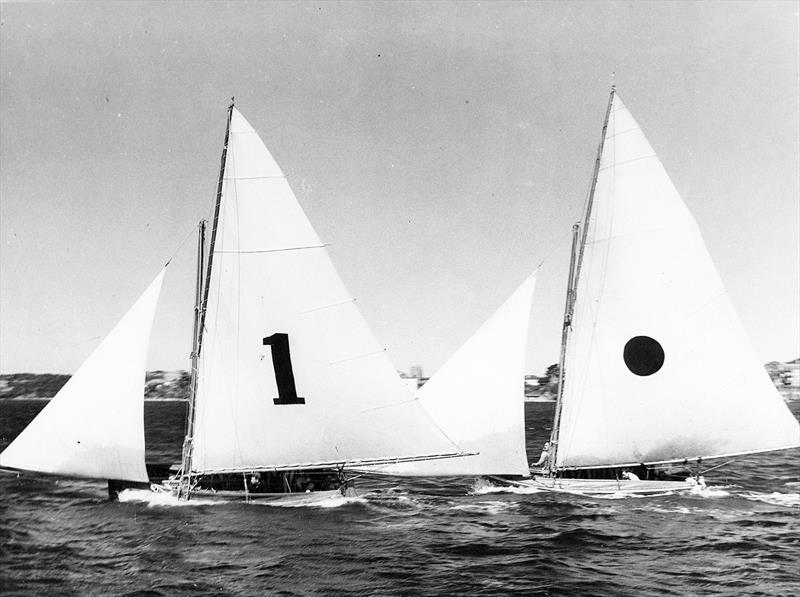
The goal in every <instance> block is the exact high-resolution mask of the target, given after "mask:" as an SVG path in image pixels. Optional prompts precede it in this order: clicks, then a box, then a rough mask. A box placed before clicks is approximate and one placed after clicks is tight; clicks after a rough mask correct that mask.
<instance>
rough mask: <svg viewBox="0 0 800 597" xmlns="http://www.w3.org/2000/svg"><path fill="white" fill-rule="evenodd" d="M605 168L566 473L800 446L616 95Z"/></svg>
mask: <svg viewBox="0 0 800 597" xmlns="http://www.w3.org/2000/svg"><path fill="white" fill-rule="evenodd" d="M599 165H600V167H599V169H598V174H597V183H596V186H595V189H594V194H593V198H592V211H591V213H590V214H589V216H588V220H587V221H586V222H585V224H584V229H585V242H584V243H583V246H582V255H583V259H582V263H581V269H580V276H579V278H578V279H577V282H576V286H575V294H576V299H575V306H574V313H573V316H572V328H571V333H570V335H569V340H568V342H567V348H566V356H565V368H564V369H565V376H564V396H563V406H562V412H561V419H560V427H559V439H558V445H557V452H556V463H555V464H556V466H557V467H558V468H570V469H572V468H603V467H614V466H634V465H638V464H640V463H645V464H659V463H669V462H682V461H683V460H685V459H687V458H688V459H695V458H697V457H701V458H719V457H727V456H729V455H739V454H748V453H759V452H764V451H772V450H777V449H787V448H792V447H797V446H798V445H800V426H799V425H798V423H797V421H796V420H795V418H794V417H793V416H792V414H791V413H790V412H789V410H788V409H787V408H786V405H785V404H784V402H783V400H782V399H781V397H780V396H779V394H778V392H777V390H776V389H775V387H774V386H773V384H772V382H771V380H770V379H769V377H768V375H767V373H766V371H764V368H763V367H762V366H761V364H760V363H759V362H758V360H757V358H756V356H755V353H754V351H753V349H752V347H751V346H750V344H749V341H748V340H747V338H746V335H745V333H744V329H743V327H742V325H741V323H740V322H739V320H738V317H737V316H736V313H735V312H734V310H733V306H732V304H731V302H730V300H729V298H728V295H727V293H726V292H725V289H724V286H723V284H722V281H721V279H720V278H719V274H718V272H717V270H716V268H715V266H714V264H713V262H712V261H711V257H710V256H709V254H708V250H707V249H706V246H705V243H704V242H703V239H702V237H701V235H700V231H699V228H698V226H697V223H696V221H695V219H694V218H693V217H692V215H691V214H690V213H689V211H688V209H687V208H686V206H685V204H684V203H683V201H682V199H681V198H680V195H679V194H678V192H677V190H676V189H675V187H674V186H673V184H672V182H671V181H670V179H669V177H668V175H667V173H666V172H665V170H664V167H663V166H662V164H661V162H660V160H659V159H658V158H657V156H656V155H655V152H654V151H653V149H652V147H651V146H650V144H649V143H648V141H647V139H646V138H645V137H644V134H643V133H642V131H641V129H640V128H639V126H638V124H637V123H636V121H635V120H634V119H633V117H632V116H631V114H630V112H629V111H628V110H627V108H625V106H624V104H623V103H622V101H621V100H620V98H619V96H618V95H617V94H614V95H613V98H612V107H611V110H610V116H609V121H608V123H607V126H606V130H605V136H604V140H603V144H602V154H601V156H600V161H599ZM704 454H706V455H710V456H702V455H704Z"/></svg>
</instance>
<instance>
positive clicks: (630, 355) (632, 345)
mask: <svg viewBox="0 0 800 597" xmlns="http://www.w3.org/2000/svg"><path fill="white" fill-rule="evenodd" d="M622 358H623V359H624V360H625V365H627V367H628V369H630V371H631V373H633V374H634V375H639V376H640V377H645V376H647V375H653V373H655V372H656V371H658V370H659V369H661V367H662V365H663V364H664V349H663V348H662V347H661V344H659V343H658V341H657V340H654V339H653V338H651V337H650V336H634V337H633V338H631V339H630V340H628V342H627V343H626V344H625V349H624V350H623V351H622Z"/></svg>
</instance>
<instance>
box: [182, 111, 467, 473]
mask: <svg viewBox="0 0 800 597" xmlns="http://www.w3.org/2000/svg"><path fill="white" fill-rule="evenodd" d="M227 148H228V149H227V155H226V158H225V166H224V170H223V175H222V179H223V185H222V195H221V201H220V208H219V217H218V220H217V225H216V241H215V245H214V254H213V256H212V258H213V267H212V269H211V275H210V279H209V280H208V284H209V287H208V302H207V304H206V311H205V327H204V330H203V342H202V346H201V352H200V362H199V370H198V393H197V399H196V418H195V432H194V456H193V464H192V469H193V471H195V472H213V471H236V470H253V469H265V468H289V467H291V468H294V467H298V468H300V467H306V466H320V465H325V464H330V465H335V464H338V463H346V462H361V463H369V462H374V461H377V462H382V461H385V460H391V459H395V458H401V457H402V458H409V457H411V458H415V457H424V456H427V455H445V454H450V455H452V454H455V453H459V452H460V450H459V449H458V448H457V447H456V446H454V445H453V444H452V443H451V442H449V441H448V440H447V439H446V438H445V436H444V435H443V434H442V433H441V431H440V430H439V429H437V427H436V426H435V424H434V423H433V422H432V420H431V419H430V417H429V416H428V415H427V414H426V413H425V412H424V411H423V410H422V409H421V408H420V406H419V404H418V403H417V402H416V401H415V400H413V397H412V396H411V394H410V393H409V391H408V390H407V388H406V387H405V386H404V384H403V383H402V382H401V380H400V379H399V378H398V376H397V373H396V371H395V370H394V368H393V367H392V365H391V363H390V362H389V359H388V358H387V355H386V353H385V352H384V350H383V348H382V347H381V346H380V345H378V343H377V342H376V340H375V338H374V337H373V335H372V333H371V332H370V330H369V329H368V327H367V325H366V322H365V321H364V319H363V318H362V316H361V314H360V313H359V311H358V309H357V307H356V305H355V302H354V299H353V298H352V297H351V296H350V295H349V294H348V293H347V291H346V289H345V287H344V284H343V283H342V281H341V279H340V278H339V276H338V274H337V273H336V271H335V269H334V267H333V264H332V263H331V260H330V258H329V256H328V252H327V250H326V248H325V246H324V244H323V243H322V241H321V240H320V238H319V236H318V235H317V233H316V232H315V231H314V229H313V227H312V226H311V223H310V222H309V221H308V218H307V217H306V215H305V214H304V213H303V210H302V208H301V207H300V205H299V203H298V202H297V199H296V198H295V196H294V193H293V192H292V190H291V188H290V187H289V184H288V182H287V181H286V178H285V176H284V174H283V172H282V171H281V169H280V168H279V167H278V165H277V164H276V163H275V160H274V159H273V158H272V156H271V155H270V153H269V152H268V151H267V148H266V147H265V146H264V144H263V142H262V141H261V139H260V138H259V136H258V135H257V133H256V132H255V131H254V130H253V128H252V127H251V126H250V125H249V124H248V122H247V121H246V120H245V119H244V117H243V116H242V115H241V114H240V113H239V112H238V111H237V110H236V109H235V108H232V113H231V121H230V135H229V141H228V146H227Z"/></svg>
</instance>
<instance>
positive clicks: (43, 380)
mask: <svg viewBox="0 0 800 597" xmlns="http://www.w3.org/2000/svg"><path fill="white" fill-rule="evenodd" d="M798 365H800V363H798V360H795V361H792V362H791V363H778V362H776V361H772V362H770V363H767V364H766V365H765V368H766V369H767V372H768V373H769V374H770V377H771V378H772V380H773V383H774V384H775V387H776V389H777V390H778V393H779V394H780V395H781V397H782V398H783V399H784V400H785V401H786V402H793V401H795V400H800V385H798V384H797V380H796V379H795V377H797V375H798V373H797V369H798ZM789 375H794V377H789ZM70 377H71V376H69V375H63V374H53V373H5V374H2V375H0V401H2V400H44V401H47V400H50V399H51V398H52V397H53V396H55V395H56V394H57V393H58V391H59V390H60V389H61V388H62V387H63V386H64V384H66V383H67V381H69V378H70ZM789 380H791V385H786V382H787V381H789ZM189 385H190V376H189V372H188V371H183V370H178V371H161V370H156V371H148V372H147V374H146V376H145V384H144V391H145V398H144V399H145V402H186V401H187V400H188V397H189ZM540 387H542V388H543V389H544V390H546V391H541V393H538V395H537V392H536V390H539V387H536V386H533V385H529V384H527V383H526V384H525V390H526V394H527V395H526V396H525V402H555V397H554V396H553V395H552V394H554V393H555V388H550V387H546V388H545V387H544V386H540ZM532 390H533V391H532ZM108 391H109V393H112V392H113V391H114V388H112V387H110V388H108Z"/></svg>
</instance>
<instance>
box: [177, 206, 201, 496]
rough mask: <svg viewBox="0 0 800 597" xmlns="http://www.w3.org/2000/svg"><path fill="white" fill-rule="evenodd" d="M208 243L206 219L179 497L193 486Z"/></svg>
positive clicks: (199, 270) (198, 260)
mask: <svg viewBox="0 0 800 597" xmlns="http://www.w3.org/2000/svg"><path fill="white" fill-rule="evenodd" d="M205 243H206V221H205V220H200V223H199V224H198V226H197V274H196V281H195V292H194V328H193V332H192V354H191V358H192V370H191V382H190V386H189V405H188V407H187V412H186V435H185V436H184V439H183V450H182V459H181V470H180V484H179V485H178V497H181V493H182V492H183V490H184V488H185V489H186V498H187V499H188V497H189V492H188V490H189V487H190V486H191V468H192V447H193V444H192V440H193V438H194V404H195V397H196V396H197V357H198V356H199V354H200V312H201V306H200V301H201V298H202V293H203V263H204V253H205V251H204V250H205Z"/></svg>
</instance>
